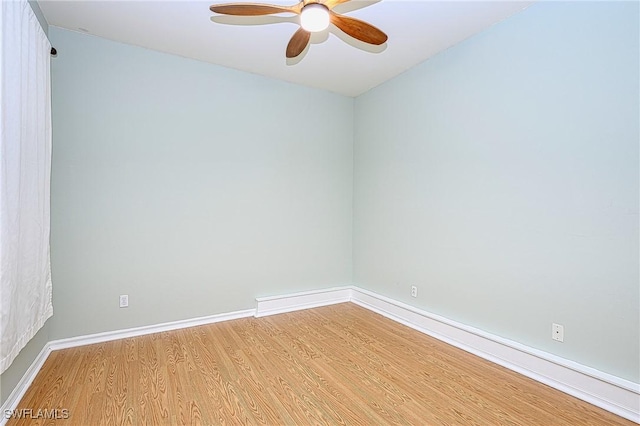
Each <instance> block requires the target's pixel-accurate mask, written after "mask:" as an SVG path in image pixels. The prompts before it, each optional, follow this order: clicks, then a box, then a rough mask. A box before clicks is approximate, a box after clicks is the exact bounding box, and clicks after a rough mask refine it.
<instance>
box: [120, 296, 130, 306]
mask: <svg viewBox="0 0 640 426" xmlns="http://www.w3.org/2000/svg"><path fill="white" fill-rule="evenodd" d="M128 306H129V295H128V294H121V295H120V307H121V308H127V307H128Z"/></svg>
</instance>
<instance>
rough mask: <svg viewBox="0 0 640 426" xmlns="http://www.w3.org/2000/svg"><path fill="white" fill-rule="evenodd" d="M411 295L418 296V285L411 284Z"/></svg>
mask: <svg viewBox="0 0 640 426" xmlns="http://www.w3.org/2000/svg"><path fill="white" fill-rule="evenodd" d="M411 297H418V287H416V286H415V285H412V286H411Z"/></svg>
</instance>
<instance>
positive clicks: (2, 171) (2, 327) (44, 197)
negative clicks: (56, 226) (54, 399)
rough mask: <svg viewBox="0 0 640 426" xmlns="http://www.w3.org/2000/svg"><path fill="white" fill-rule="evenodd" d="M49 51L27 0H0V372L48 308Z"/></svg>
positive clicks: (47, 314)
mask: <svg viewBox="0 0 640 426" xmlns="http://www.w3.org/2000/svg"><path fill="white" fill-rule="evenodd" d="M50 51H51V45H50V43H49V40H48V39H47V36H46V34H45V33H44V31H43V30H42V27H41V26H40V24H39V22H38V20H37V18H36V16H35V14H34V13H33V10H32V9H31V6H29V4H28V3H27V1H26V0H10V1H4V0H3V1H0V373H2V372H4V371H5V370H6V369H7V368H8V367H9V365H11V362H12V361H13V360H14V358H15V357H16V356H17V355H18V353H19V352H20V350H21V349H22V348H23V347H24V346H25V345H26V344H27V342H28V341H29V340H30V339H31V338H32V337H33V336H34V335H35V334H36V332H37V331H38V330H39V329H40V328H41V327H42V326H43V325H44V323H45V321H46V320H47V318H49V317H50V316H51V315H53V305H52V300H51V295H52V287H51V263H50V255H49V230H50V211H49V198H50V182H51V96H50V93H51V87H50Z"/></svg>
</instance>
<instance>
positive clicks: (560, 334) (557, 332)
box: [551, 323, 564, 342]
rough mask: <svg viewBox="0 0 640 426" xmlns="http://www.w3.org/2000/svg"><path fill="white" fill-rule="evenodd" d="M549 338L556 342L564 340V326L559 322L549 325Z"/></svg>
mask: <svg viewBox="0 0 640 426" xmlns="http://www.w3.org/2000/svg"><path fill="white" fill-rule="evenodd" d="M551 338H552V339H553V340H557V341H558V342H564V327H563V326H561V325H560V324H555V323H554V324H552V325H551Z"/></svg>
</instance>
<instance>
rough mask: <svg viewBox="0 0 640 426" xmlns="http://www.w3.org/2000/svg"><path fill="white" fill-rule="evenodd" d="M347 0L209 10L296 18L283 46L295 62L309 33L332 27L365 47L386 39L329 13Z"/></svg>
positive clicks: (368, 26)
mask: <svg viewBox="0 0 640 426" xmlns="http://www.w3.org/2000/svg"><path fill="white" fill-rule="evenodd" d="M348 1H351V0H302V1H300V2H299V3H297V4H295V5H293V6H279V5H272V4H260V3H226V4H214V5H212V6H211V7H210V8H209V9H211V11H212V12H215V13H219V14H223V15H235V16H262V15H273V14H280V13H293V14H296V15H300V28H299V29H298V31H296V32H295V33H294V34H293V37H291V40H289V44H288V45H287V51H286V54H287V58H295V57H297V56H298V55H300V54H301V53H302V52H304V50H305V48H306V47H307V45H308V44H309V40H310V39H311V33H313V32H319V31H324V30H325V29H327V28H328V27H329V24H333V25H335V26H336V27H338V28H339V29H340V30H342V31H343V32H344V33H346V34H348V35H350V36H351V37H353V38H355V39H358V40H360V41H363V42H365V43H368V44H373V45H381V44H384V43H385V42H386V41H387V35H386V34H385V33H383V32H382V31H380V30H379V29H378V28H376V27H374V26H373V25H371V24H368V23H367V22H364V21H361V20H359V19H355V18H351V17H349V16H344V15H341V14H339V13H336V12H334V11H333V8H334V7H336V6H338V5H339V4H342V3H346V2H348Z"/></svg>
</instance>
